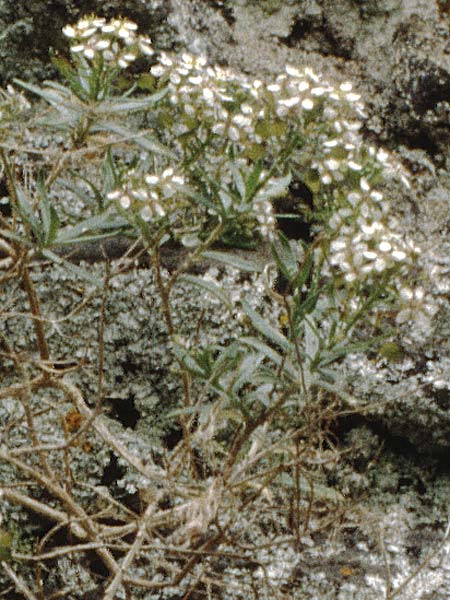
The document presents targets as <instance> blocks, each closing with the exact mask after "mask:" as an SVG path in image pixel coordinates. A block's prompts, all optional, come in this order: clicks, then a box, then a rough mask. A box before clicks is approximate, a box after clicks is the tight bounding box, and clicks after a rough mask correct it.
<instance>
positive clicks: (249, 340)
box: [240, 336, 298, 380]
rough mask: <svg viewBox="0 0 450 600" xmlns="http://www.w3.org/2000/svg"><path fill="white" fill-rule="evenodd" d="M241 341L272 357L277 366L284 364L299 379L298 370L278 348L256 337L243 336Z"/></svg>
mask: <svg viewBox="0 0 450 600" xmlns="http://www.w3.org/2000/svg"><path fill="white" fill-rule="evenodd" d="M240 343H242V344H244V345H246V346H250V348H253V349H254V350H257V351H258V352H261V353H262V354H264V356H266V357H267V358H268V359H270V360H271V361H272V362H273V363H274V364H275V365H276V366H277V367H279V366H280V365H282V366H283V370H284V371H285V372H286V373H287V374H288V375H289V377H291V378H292V379H294V380H297V379H298V371H297V370H296V369H295V368H294V366H293V365H292V363H291V362H290V360H289V359H287V358H286V357H284V356H281V354H279V353H278V352H277V351H276V350H274V349H273V348H271V347H270V346H268V345H267V344H266V343H264V342H262V341H261V340H259V339H258V338H255V337H251V336H248V337H243V338H241V339H240Z"/></svg>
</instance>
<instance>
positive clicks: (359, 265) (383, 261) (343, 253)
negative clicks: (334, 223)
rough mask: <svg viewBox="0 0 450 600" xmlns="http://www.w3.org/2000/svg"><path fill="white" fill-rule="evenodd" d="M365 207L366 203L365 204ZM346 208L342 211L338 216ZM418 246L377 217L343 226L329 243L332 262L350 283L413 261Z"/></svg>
mask: <svg viewBox="0 0 450 600" xmlns="http://www.w3.org/2000/svg"><path fill="white" fill-rule="evenodd" d="M363 208H364V206H363ZM343 213H345V210H341V211H339V213H337V216H338V217H339V216H340V215H342V214H343ZM419 252H420V248H418V247H417V246H416V245H415V244H414V243H413V242H412V241H411V240H408V239H405V238H404V237H403V236H401V235H399V234H397V233H394V231H393V230H392V228H390V227H387V226H386V225H385V224H384V223H383V222H381V221H376V220H373V221H371V220H366V219H359V227H358V229H357V230H356V232H355V227H354V226H351V225H348V226H347V225H343V226H342V227H341V229H340V231H339V235H338V237H337V238H335V239H334V240H333V241H332V242H331V244H330V264H331V265H333V266H337V267H339V269H341V270H342V271H343V272H344V274H345V275H344V279H345V281H346V282H347V283H351V282H353V281H356V280H357V279H358V280H361V279H365V278H367V277H369V276H371V275H376V274H380V273H382V272H384V271H386V270H387V269H390V268H393V267H396V266H398V265H399V264H400V263H402V264H405V263H408V264H411V265H412V264H414V261H415V258H416V256H417V254H419Z"/></svg>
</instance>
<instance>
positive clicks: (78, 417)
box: [64, 408, 84, 433]
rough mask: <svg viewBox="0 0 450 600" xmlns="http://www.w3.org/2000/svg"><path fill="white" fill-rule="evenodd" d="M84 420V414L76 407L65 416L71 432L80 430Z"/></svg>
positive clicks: (66, 424)
mask: <svg viewBox="0 0 450 600" xmlns="http://www.w3.org/2000/svg"><path fill="white" fill-rule="evenodd" d="M83 421H84V417H83V415H82V414H81V413H79V412H78V411H77V409H76V408H71V409H70V410H69V411H68V412H67V413H66V415H65V417H64V424H65V426H66V429H67V431H68V432H69V433H74V432H75V431H78V429H79V428H80V427H81V423H82V422H83Z"/></svg>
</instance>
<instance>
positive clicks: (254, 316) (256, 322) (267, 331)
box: [242, 300, 292, 352]
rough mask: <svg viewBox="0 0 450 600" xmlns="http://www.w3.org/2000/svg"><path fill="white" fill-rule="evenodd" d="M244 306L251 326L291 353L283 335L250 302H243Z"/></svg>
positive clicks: (289, 345)
mask: <svg viewBox="0 0 450 600" xmlns="http://www.w3.org/2000/svg"><path fill="white" fill-rule="evenodd" d="M242 306H243V309H244V312H245V314H246V315H247V316H248V318H249V319H250V321H251V324H252V325H253V327H254V328H255V329H256V331H259V333H261V334H262V335H263V336H264V337H265V338H266V339H268V340H269V341H270V342H272V343H273V344H276V345H277V346H279V347H280V348H283V350H286V351H287V352H290V351H291V349H292V348H291V344H290V343H289V341H288V340H287V339H286V338H285V337H284V335H283V334H282V333H280V332H279V331H278V330H277V329H275V327H273V326H272V325H270V324H269V323H268V322H267V321H266V320H265V319H264V318H263V317H261V315H259V314H258V313H257V312H256V311H254V310H253V308H252V307H251V306H250V304H248V302H246V301H245V300H244V301H243V302H242Z"/></svg>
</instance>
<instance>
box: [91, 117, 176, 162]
mask: <svg viewBox="0 0 450 600" xmlns="http://www.w3.org/2000/svg"><path fill="white" fill-rule="evenodd" d="M92 131H111V132H112V133H116V134H117V135H119V136H120V137H121V138H123V141H130V142H134V143H135V144H136V145H137V146H139V147H140V148H143V149H144V150H147V151H148V152H154V153H155V154H163V155H164V156H168V157H169V158H171V159H173V160H177V156H176V155H175V154H174V153H173V152H172V151H171V150H169V148H167V147H166V146H164V144H161V142H159V141H158V140H157V139H156V138H153V137H151V136H150V135H149V134H142V133H140V132H136V131H132V130H131V129H127V128H126V127H121V126H120V125H117V124H116V123H110V122H109V121H100V122H96V123H95V126H93V128H92Z"/></svg>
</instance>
